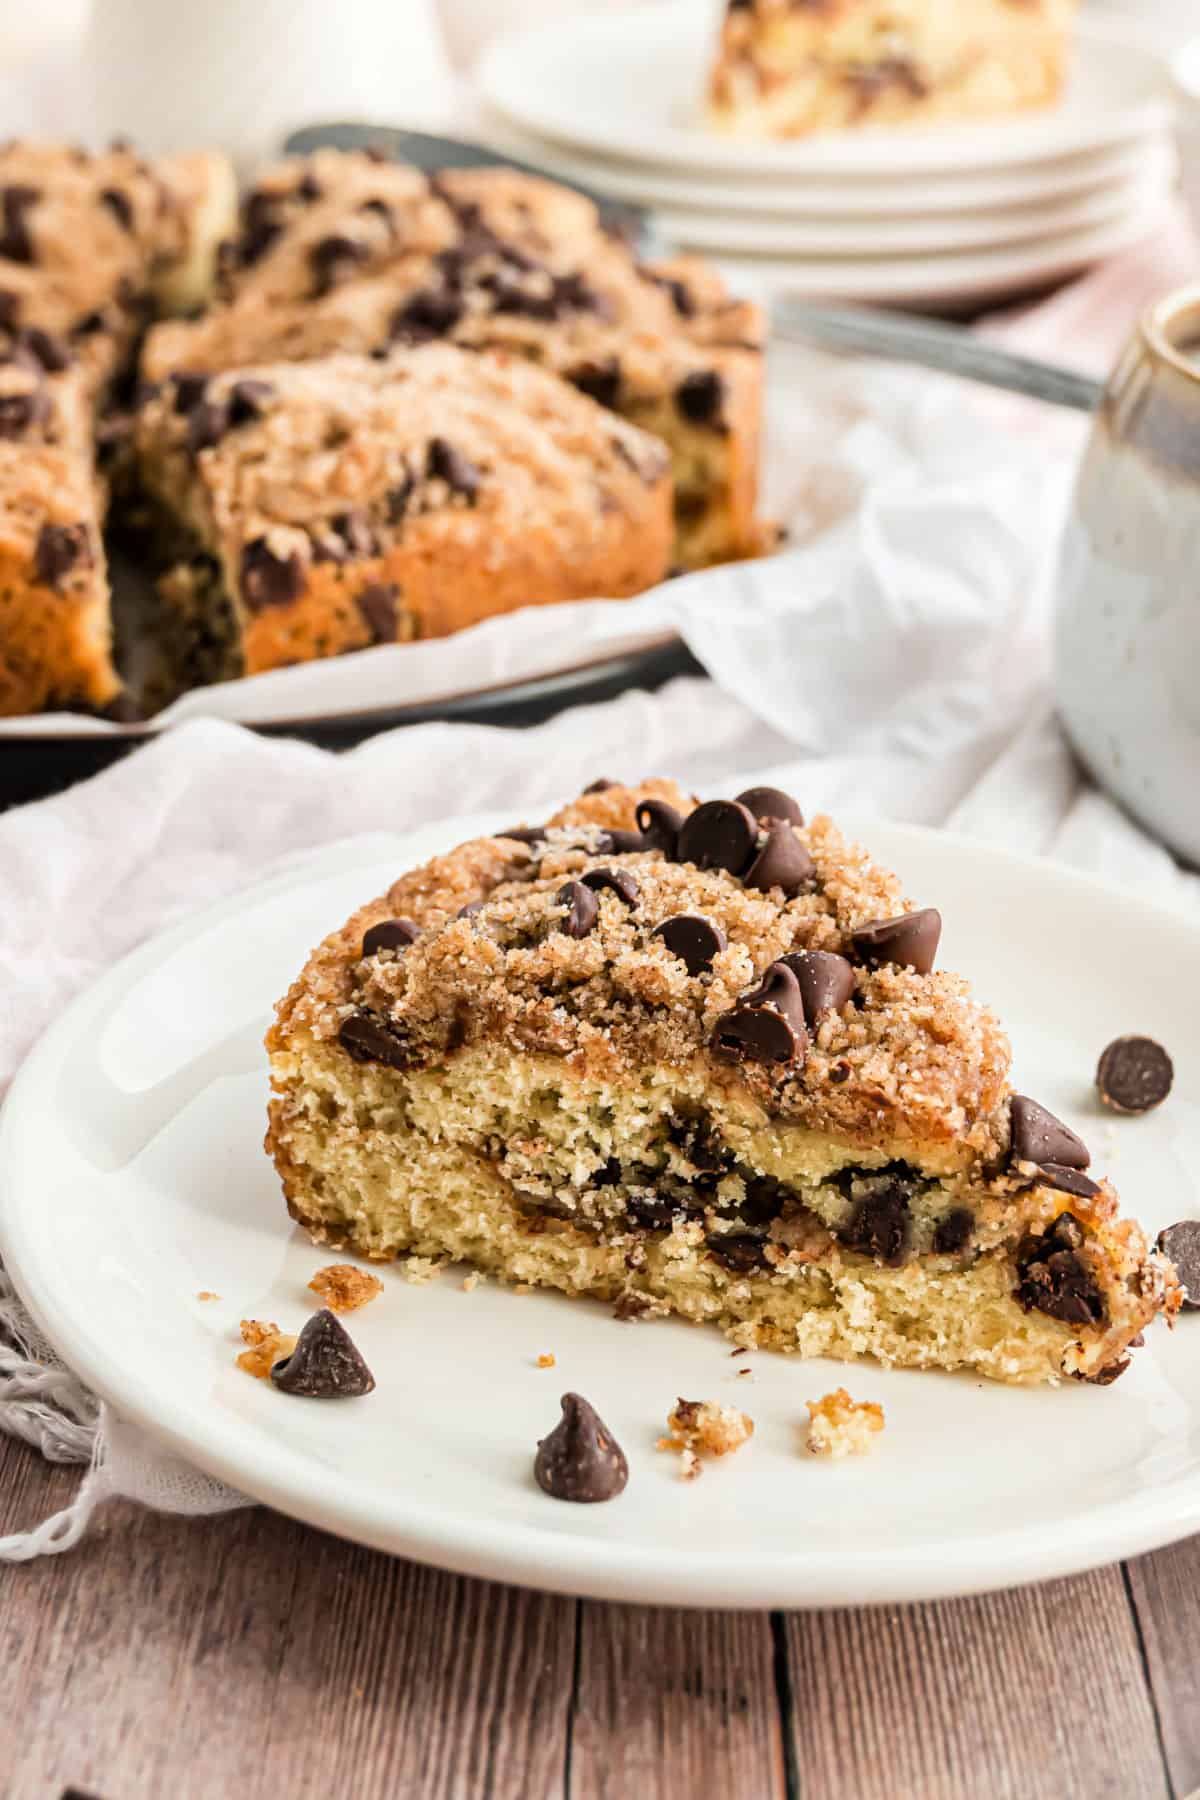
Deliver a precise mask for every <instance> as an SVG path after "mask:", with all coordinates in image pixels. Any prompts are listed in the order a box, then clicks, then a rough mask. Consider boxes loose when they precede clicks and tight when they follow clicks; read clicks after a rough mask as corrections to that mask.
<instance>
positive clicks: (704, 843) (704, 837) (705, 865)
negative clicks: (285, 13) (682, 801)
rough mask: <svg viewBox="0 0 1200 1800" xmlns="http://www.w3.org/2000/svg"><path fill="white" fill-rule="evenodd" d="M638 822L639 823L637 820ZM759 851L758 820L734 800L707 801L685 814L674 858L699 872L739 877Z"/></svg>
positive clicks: (746, 808)
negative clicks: (720, 871)
mask: <svg viewBox="0 0 1200 1800" xmlns="http://www.w3.org/2000/svg"><path fill="white" fill-rule="evenodd" d="M639 822H640V821H639ZM757 848H758V820H757V819H756V818H755V817H754V814H753V813H752V812H751V811H750V810H749V808H748V807H745V806H742V805H740V804H739V802H738V801H736V800H706V801H705V802H704V804H703V805H702V806H698V807H697V808H696V810H695V812H691V813H689V814H688V816H687V818H686V819H685V820H684V821H683V824H682V826H681V827H680V831H679V845H678V849H677V852H676V854H677V857H678V860H679V861H680V862H685V863H695V865H696V867H697V868H698V869H726V870H727V871H728V872H729V874H730V875H740V874H741V873H742V872H743V870H745V869H747V868H748V867H749V865H750V863H751V862H752V861H753V860H754V854H755V851H756V850H757Z"/></svg>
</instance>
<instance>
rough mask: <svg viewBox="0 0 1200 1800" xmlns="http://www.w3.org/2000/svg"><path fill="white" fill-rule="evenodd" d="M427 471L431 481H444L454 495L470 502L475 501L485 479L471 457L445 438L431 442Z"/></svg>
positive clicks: (433, 439)
mask: <svg viewBox="0 0 1200 1800" xmlns="http://www.w3.org/2000/svg"><path fill="white" fill-rule="evenodd" d="M426 470H427V472H428V475H429V478H430V480H433V481H444V482H445V483H446V486H447V487H448V488H449V489H450V490H451V492H452V493H455V494H462V495H464V496H465V497H466V499H468V500H474V498H475V496H476V494H477V493H478V492H479V483H480V481H481V480H482V479H483V477H482V475H481V474H480V472H479V470H478V469H477V468H476V467H475V464H474V463H473V462H472V461H471V459H470V457H469V456H464V455H463V453H462V451H461V450H456V449H455V447H454V445H453V444H451V443H448V442H447V440H446V439H445V438H443V437H435V438H432V439H431V440H430V444H429V455H428V461H427V463H426Z"/></svg>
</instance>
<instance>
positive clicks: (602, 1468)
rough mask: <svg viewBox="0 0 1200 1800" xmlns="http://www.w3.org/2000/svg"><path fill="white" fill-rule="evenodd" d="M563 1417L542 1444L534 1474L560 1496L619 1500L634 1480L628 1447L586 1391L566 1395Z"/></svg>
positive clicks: (545, 1489) (585, 1502)
mask: <svg viewBox="0 0 1200 1800" xmlns="http://www.w3.org/2000/svg"><path fill="white" fill-rule="evenodd" d="M560 1404H561V1406H562V1418H561V1419H560V1420H559V1422H558V1424H557V1425H556V1426H555V1427H554V1430H553V1431H552V1432H551V1433H550V1435H549V1437H544V1438H542V1440H541V1441H540V1443H539V1444H538V1447H537V1455H536V1456H535V1457H534V1460H533V1473H534V1476H535V1478H536V1480H537V1484H538V1486H539V1487H540V1488H541V1489H542V1491H543V1492H544V1493H547V1494H549V1495H550V1496H551V1498H552V1499H554V1500H572V1501H575V1502H576V1503H578V1504H581V1505H590V1504H592V1503H594V1502H596V1501H600V1500H615V1499H616V1497H617V1495H618V1494H620V1493H622V1492H623V1491H624V1488H625V1484H626V1482H627V1481H628V1480H629V1464H628V1463H627V1462H626V1460H625V1452H624V1451H623V1450H622V1449H621V1446H620V1444H618V1442H617V1440H616V1438H615V1437H614V1436H613V1434H612V1432H611V1431H610V1430H609V1429H608V1426H607V1425H606V1424H605V1423H604V1420H603V1419H602V1418H601V1417H600V1415H599V1413H598V1412H597V1411H596V1409H595V1407H594V1406H590V1405H589V1404H588V1402H587V1401H586V1400H585V1399H584V1398H583V1395H582V1394H564V1395H563V1397H562V1400H561V1402H560Z"/></svg>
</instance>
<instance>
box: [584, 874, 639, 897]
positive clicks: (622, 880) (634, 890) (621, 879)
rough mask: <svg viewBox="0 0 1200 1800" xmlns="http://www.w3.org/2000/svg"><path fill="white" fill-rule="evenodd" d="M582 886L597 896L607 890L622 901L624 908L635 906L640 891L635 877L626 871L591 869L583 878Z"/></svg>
mask: <svg viewBox="0 0 1200 1800" xmlns="http://www.w3.org/2000/svg"><path fill="white" fill-rule="evenodd" d="M583 884H584V886H585V887H589V888H592V889H593V890H594V891H595V892H596V893H598V894H599V893H602V892H603V891H604V889H605V888H607V889H608V890H609V892H610V893H613V894H615V895H616V896H617V899H618V900H623V901H624V902H625V904H626V906H636V905H637V898H638V894H639V892H640V891H641V890H640V889H639V887H638V883H637V877H636V876H635V875H631V874H630V872H629V870H628V869H592V870H590V871H589V872H588V874H586V875H585V876H584V878H583Z"/></svg>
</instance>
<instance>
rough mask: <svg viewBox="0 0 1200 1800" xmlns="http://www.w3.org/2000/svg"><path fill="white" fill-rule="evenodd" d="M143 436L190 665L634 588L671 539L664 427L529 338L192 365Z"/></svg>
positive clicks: (181, 647)
mask: <svg viewBox="0 0 1200 1800" xmlns="http://www.w3.org/2000/svg"><path fill="white" fill-rule="evenodd" d="M136 442H137V459H138V468H139V473H140V478H141V486H142V490H143V493H144V495H145V497H146V499H147V502H148V506H149V519H150V534H151V540H152V541H151V543H150V554H151V556H152V558H153V559H154V560H155V561H156V563H157V565H158V567H159V569H160V574H159V577H158V589H159V593H160V595H161V598H162V601H163V609H164V629H165V631H166V633H167V636H168V638H169V639H171V640H173V661H174V664H175V667H176V672H177V679H178V681H179V682H180V684H181V685H185V684H190V683H194V682H197V681H213V680H221V679H224V678H226V677H228V676H231V675H241V674H255V673H259V672H261V671H263V670H267V669H272V668H278V667H280V666H283V665H286V664H289V663H294V662H299V661H306V660H308V659H309V658H312V657H318V656H329V655H333V654H336V653H338V652H340V651H343V650H353V649H358V648H362V647H364V646H366V645H369V644H374V643H394V642H396V641H397V640H401V639H407V638H413V637H441V636H444V635H446V634H447V633H448V632H452V631H457V630H459V629H461V628H462V627H464V626H467V625H473V624H475V623H477V622H478V621H479V620H481V619H484V618H487V617H490V616H492V615H493V614H496V613H502V612H507V611H511V610H513V609H514V608H516V607H519V606H534V605H539V604H543V603H546V602H550V601H557V600H574V599H582V598H587V597H589V596H593V595H605V596H610V597H620V596H623V595H628V594H633V593H636V592H639V591H640V590H641V589H643V588H647V587H651V586H653V585H654V583H655V582H657V581H659V580H661V579H662V577H663V576H664V574H665V573H666V570H667V567H668V564H669V561H670V553H671V483H670V475H669V471H668V467H667V456H666V452H665V450H664V449H663V447H662V445H661V444H660V443H659V442H658V440H657V439H655V438H653V437H650V436H649V435H648V434H646V433H644V432H641V431H638V430H637V429H636V428H635V427H633V426H631V425H629V424H627V423H626V421H625V420H623V419H618V418H615V417H614V416H613V415H612V414H611V413H608V412H605V411H604V410H603V409H602V408H601V407H599V406H597V405H595V404H594V402H592V401H591V400H589V399H587V398H586V397H585V396H584V395H582V394H579V393H577V392H576V391H575V390H574V389H573V388H570V387H567V386H566V385H565V384H564V383H562V382H560V381H556V380H555V379H554V378H553V377H552V376H550V375H548V374H546V373H545V372H544V371H542V370H541V369H538V368H535V367H534V366H533V365H532V364H530V363H527V362H524V361H523V360H521V359H520V358H506V357H503V356H500V355H493V354H481V355H468V354H467V353H465V352H464V351H461V350H457V349H455V348H453V347H452V346H450V345H447V344H430V345H426V346H425V347H423V348H421V349H416V350H409V351H403V350H401V351H396V352H395V353H394V354H393V355H391V356H390V357H387V358H385V359H382V360H376V359H374V358H370V357H363V356H330V357H326V358H323V359H322V360H321V361H319V362H311V363H291V364H288V363H284V364H276V365H266V366H263V367H258V368H250V369H248V370H245V371H241V372H239V373H238V374H235V375H234V374H231V375H219V376H212V377H205V376H191V375H177V376H175V377H174V378H171V379H168V380H167V381H165V382H164V383H163V384H162V386H161V387H160V389H159V390H158V392H157V393H156V394H155V395H154V396H153V397H152V398H151V399H150V400H149V401H147V403H146V404H145V405H144V406H143V408H142V410H141V413H140V415H139V419H138V425H137V439H136Z"/></svg>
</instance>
